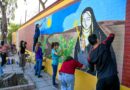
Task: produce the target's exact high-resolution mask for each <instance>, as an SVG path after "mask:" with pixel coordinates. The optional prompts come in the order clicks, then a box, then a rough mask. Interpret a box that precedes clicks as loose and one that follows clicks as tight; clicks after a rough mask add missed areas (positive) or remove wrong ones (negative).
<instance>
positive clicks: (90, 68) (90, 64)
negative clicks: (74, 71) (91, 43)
mask: <svg viewBox="0 0 130 90" xmlns="http://www.w3.org/2000/svg"><path fill="white" fill-rule="evenodd" d="M88 62H89V70H90V71H91V72H93V71H94V63H93V62H92V59H91V56H90V53H89V55H88Z"/></svg>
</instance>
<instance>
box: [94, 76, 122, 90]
mask: <svg viewBox="0 0 130 90" xmlns="http://www.w3.org/2000/svg"><path fill="white" fill-rule="evenodd" d="M96 90H120V82H119V78H118V76H117V75H115V76H111V77H108V78H104V79H100V80H98V82H97V86H96Z"/></svg>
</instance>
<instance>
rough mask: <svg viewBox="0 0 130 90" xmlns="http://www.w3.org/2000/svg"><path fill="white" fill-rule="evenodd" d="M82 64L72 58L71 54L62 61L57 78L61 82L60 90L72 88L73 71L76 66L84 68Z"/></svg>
mask: <svg viewBox="0 0 130 90" xmlns="http://www.w3.org/2000/svg"><path fill="white" fill-rule="evenodd" d="M84 67H85V66H84V65H83V64H80V63H79V62H78V61H76V60H74V59H73V58H72V57H71V56H68V57H67V59H66V60H65V61H64V62H63V64H62V66H61V69H60V71H59V80H60V82H61V90H74V81H75V77H74V73H75V69H76V68H84Z"/></svg>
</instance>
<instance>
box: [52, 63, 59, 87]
mask: <svg viewBox="0 0 130 90" xmlns="http://www.w3.org/2000/svg"><path fill="white" fill-rule="evenodd" d="M57 68H58V65H53V64H52V69H53V75H52V83H53V85H55V84H56V82H55V80H56V74H57Z"/></svg>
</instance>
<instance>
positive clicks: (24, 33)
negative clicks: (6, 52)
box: [18, 24, 35, 51]
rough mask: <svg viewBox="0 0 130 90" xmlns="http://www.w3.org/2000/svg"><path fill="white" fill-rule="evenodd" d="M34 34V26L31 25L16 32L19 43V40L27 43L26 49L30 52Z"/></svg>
mask: <svg viewBox="0 0 130 90" xmlns="http://www.w3.org/2000/svg"><path fill="white" fill-rule="evenodd" d="M34 32H35V26H34V24H31V25H29V26H27V27H25V28H23V29H21V30H19V31H18V33H19V36H18V38H19V42H18V43H20V41H21V40H24V41H26V42H27V49H28V50H30V51H32V46H33V35H34Z"/></svg>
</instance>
